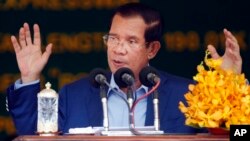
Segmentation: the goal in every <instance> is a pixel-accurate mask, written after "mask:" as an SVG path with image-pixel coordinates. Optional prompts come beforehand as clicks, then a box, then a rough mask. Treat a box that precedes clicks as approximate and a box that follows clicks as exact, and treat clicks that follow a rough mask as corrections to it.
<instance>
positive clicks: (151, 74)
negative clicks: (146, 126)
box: [139, 66, 160, 131]
mask: <svg viewBox="0 0 250 141" xmlns="http://www.w3.org/2000/svg"><path fill="white" fill-rule="evenodd" d="M139 79H140V81H141V83H142V84H143V85H145V86H147V87H152V86H154V85H156V84H157V83H159V82H160V78H159V76H158V73H157V71H156V69H155V68H153V67H150V66H146V67H144V68H143V69H142V70H141V71H140V73H139ZM158 97H159V93H158V91H157V90H155V91H154V92H153V104H154V128H155V130H156V131H159V130H160V118H159V99H158Z"/></svg>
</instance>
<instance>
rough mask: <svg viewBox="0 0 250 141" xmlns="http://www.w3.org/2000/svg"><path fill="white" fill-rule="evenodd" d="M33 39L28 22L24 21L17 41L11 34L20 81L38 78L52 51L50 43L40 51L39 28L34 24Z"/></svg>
mask: <svg viewBox="0 0 250 141" xmlns="http://www.w3.org/2000/svg"><path fill="white" fill-rule="evenodd" d="M33 28H34V40H33V41H32V38H31V33H30V29H29V25H28V23H24V24H23V27H21V28H20V30H19V42H18V41H17V38H16V37H15V36H11V41H12V45H13V47H14V50H15V53H16V58H17V63H18V67H19V70H20V72H21V80H22V83H27V82H31V81H34V80H38V79H39V78H40V74H41V72H42V70H43V68H44V66H45V64H46V63H47V62H48V59H49V56H50V54H51V52H52V44H48V45H47V47H46V50H45V51H44V52H42V49H41V37H40V29H39V26H38V25H37V24H34V26H33Z"/></svg>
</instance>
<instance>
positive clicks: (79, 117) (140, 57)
mask: <svg viewBox="0 0 250 141" xmlns="http://www.w3.org/2000/svg"><path fill="white" fill-rule="evenodd" d="M162 24H163V23H162V19H161V16H160V15H159V13H158V12H157V11H155V10H154V9H152V8H149V7H147V6H145V5H142V4H139V3H130V4H126V5H123V6H121V7H119V8H118V9H117V10H116V11H115V13H114V15H113V17H112V20H111V24H110V30H109V32H108V34H107V35H105V36H104V37H103V38H104V42H105V43H106V45H107V54H108V64H109V68H110V71H111V72H110V74H109V77H108V81H109V83H110V85H111V86H112V87H114V88H116V89H117V90H119V91H120V93H119V94H117V93H116V92H115V91H114V90H113V89H108V91H107V96H108V108H109V110H108V111H109V112H108V115H109V123H110V126H111V127H127V126H129V122H128V117H129V116H128V107H127V105H126V103H125V102H124V101H122V98H121V97H125V98H126V93H127V88H119V86H118V85H117V84H116V83H115V81H114V75H113V74H114V73H115V72H116V71H117V70H118V69H120V68H122V67H127V68H130V69H131V70H132V72H133V73H134V75H135V85H134V86H135V88H136V90H135V94H136V96H137V97H140V96H141V95H143V94H145V93H146V92H148V90H149V89H150V88H149V87H147V86H144V85H142V84H141V82H140V81H139V72H140V71H141V69H142V68H143V67H145V66H148V65H149V61H150V60H151V59H153V58H154V57H155V56H156V54H157V52H158V51H159V49H160V47H161V44H160V39H161V37H162V30H163V29H162V28H163V25H162ZM33 28H34V39H33V41H32V39H31V35H30V30H29V25H28V24H27V23H24V25H23V27H21V28H20V31H19V42H18V41H17V39H16V37H14V36H12V37H11V40H12V44H13V46H14V49H15V53H16V57H17V62H18V66H19V69H20V72H21V78H20V79H19V80H17V81H16V82H15V84H13V85H12V86H10V87H9V88H8V97H7V98H8V107H9V110H10V113H11V116H12V117H13V120H14V123H15V126H16V129H17V132H18V134H34V133H35V131H36V128H37V127H36V122H37V93H38V92H39V91H40V83H39V77H40V74H41V71H42V70H43V68H44V66H45V64H46V63H47V61H48V58H49V56H50V54H51V52H52V44H48V45H47V47H46V50H45V52H42V50H41V38H40V31H39V26H38V25H37V24H35V25H34V27H33ZM224 34H225V38H226V42H225V44H226V50H225V54H224V55H223V56H219V55H218V54H217V52H216V50H215V48H214V47H213V46H212V45H209V46H208V50H209V51H210V52H211V55H212V57H213V58H220V57H221V58H222V59H223V63H222V66H221V67H222V68H223V69H234V70H235V72H236V73H241V66H242V59H241V56H240V53H239V52H240V51H239V45H238V43H237V40H236V38H235V37H234V36H233V35H232V34H231V32H230V31H228V30H226V29H224ZM159 76H160V78H161V83H160V86H159V88H158V91H159V101H160V102H159V104H160V105H159V110H160V114H159V115H160V129H161V130H163V131H164V132H166V133H196V132H201V130H198V129H195V128H192V127H189V126H186V125H185V117H184V115H183V114H182V113H181V112H180V110H179V109H178V103H179V101H185V99H184V94H185V93H186V92H187V91H188V85H189V84H190V83H193V82H192V81H191V80H188V79H185V78H181V77H177V76H174V75H171V74H168V73H166V72H161V71H159ZM99 91H100V89H98V88H95V87H93V86H92V84H91V83H90V81H89V79H88V77H86V78H82V79H80V80H78V81H75V82H72V83H70V84H67V85H65V86H64V87H63V88H62V89H61V90H60V92H59V97H60V99H59V130H60V131H62V132H63V133H67V132H68V130H69V129H70V128H75V127H87V126H102V124H103V123H102V122H103V114H102V113H103V111H102V105H101V100H100V96H99ZM117 95H119V96H117ZM135 113H136V114H135V126H137V127H139V126H147V125H153V119H154V117H153V104H152V97H151V96H149V97H147V98H146V99H144V100H142V101H141V102H139V103H138V105H137V106H136V108H135ZM27 123H29V124H27Z"/></svg>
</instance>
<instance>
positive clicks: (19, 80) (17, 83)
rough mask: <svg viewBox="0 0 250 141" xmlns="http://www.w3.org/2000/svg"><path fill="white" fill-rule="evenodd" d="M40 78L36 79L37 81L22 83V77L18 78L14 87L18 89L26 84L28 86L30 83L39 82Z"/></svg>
mask: <svg viewBox="0 0 250 141" xmlns="http://www.w3.org/2000/svg"><path fill="white" fill-rule="evenodd" d="M39 82H40V80H39V79H38V80H35V81H32V82H28V83H22V81H21V79H18V80H17V81H16V82H15V85H14V89H15V90H17V89H20V88H22V87H24V86H28V85H33V84H36V83H39Z"/></svg>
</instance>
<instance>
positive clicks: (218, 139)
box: [14, 134, 229, 141]
mask: <svg viewBox="0 0 250 141" xmlns="http://www.w3.org/2000/svg"><path fill="white" fill-rule="evenodd" d="M59 140H60V141H66V140H67V141H76V140H78V141H107V140H108V141H229V135H211V134H196V135H174V134H164V135H143V136H142V135H140V136H100V135H81V134H77V135H56V136H39V135H27V136H18V137H17V138H15V139H14V141H59Z"/></svg>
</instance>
